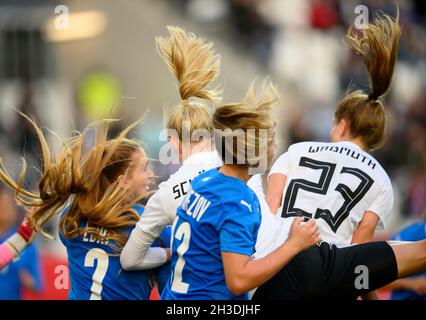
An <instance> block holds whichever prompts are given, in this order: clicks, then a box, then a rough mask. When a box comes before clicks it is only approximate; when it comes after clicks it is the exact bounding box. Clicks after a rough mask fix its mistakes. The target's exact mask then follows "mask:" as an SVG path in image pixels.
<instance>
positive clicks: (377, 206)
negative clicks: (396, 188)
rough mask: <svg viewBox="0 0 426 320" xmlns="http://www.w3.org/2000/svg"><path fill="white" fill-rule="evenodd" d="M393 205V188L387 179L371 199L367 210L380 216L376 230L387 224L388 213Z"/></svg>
mask: <svg viewBox="0 0 426 320" xmlns="http://www.w3.org/2000/svg"><path fill="white" fill-rule="evenodd" d="M392 206H393V190H392V184H391V183H390V182H388V181H386V182H385V183H384V185H383V186H382V188H381V189H380V191H379V194H378V195H377V198H376V199H375V200H374V201H373V203H372V204H371V206H370V207H369V208H368V209H367V211H372V212H374V213H375V214H377V216H378V217H379V218H380V221H379V223H378V225H377V229H378V230H382V229H384V228H385V227H386V225H387V220H388V216H389V213H390V211H391V209H392Z"/></svg>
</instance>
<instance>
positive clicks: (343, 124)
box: [337, 118, 350, 138]
mask: <svg viewBox="0 0 426 320" xmlns="http://www.w3.org/2000/svg"><path fill="white" fill-rule="evenodd" d="M337 126H338V129H339V135H340V138H343V137H346V136H347V135H350V127H349V121H348V120H347V119H345V118H343V119H340V121H339V124H338V125H337Z"/></svg>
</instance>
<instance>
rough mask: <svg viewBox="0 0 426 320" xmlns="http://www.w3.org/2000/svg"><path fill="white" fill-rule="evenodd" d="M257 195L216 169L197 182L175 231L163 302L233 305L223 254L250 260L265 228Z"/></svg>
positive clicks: (189, 194) (184, 206) (241, 182)
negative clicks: (165, 300) (230, 301)
mask: <svg viewBox="0 0 426 320" xmlns="http://www.w3.org/2000/svg"><path fill="white" fill-rule="evenodd" d="M260 220H261V215H260V207H259V202H258V200H257V197H256V195H255V194H254V192H253V191H252V190H251V189H249V188H248V187H247V185H246V184H245V183H244V182H243V181H242V180H240V179H237V178H233V177H229V176H226V175H224V174H222V173H221V172H219V171H218V170H217V169H213V170H210V171H207V172H205V173H203V174H201V175H200V176H198V177H197V178H196V179H194V180H193V181H192V186H191V190H190V191H189V192H188V194H187V195H186V196H185V199H184V200H183V203H182V205H181V206H180V207H179V208H178V211H177V218H176V219H175V221H174V224H173V231H172V243H171V250H172V259H171V272H172V274H171V277H170V279H169V281H168V283H167V285H166V288H165V289H164V291H163V293H162V295H161V298H162V299H172V300H175V299H192V300H210V299H214V300H230V299H247V295H242V296H235V295H234V294H233V293H232V292H231V291H230V290H229V289H228V287H227V286H226V281H225V274H224V269H223V262H222V256H221V252H232V253H238V254H243V255H247V256H251V255H252V254H253V253H254V245H255V242H256V238H257V231H258V229H259V226H260Z"/></svg>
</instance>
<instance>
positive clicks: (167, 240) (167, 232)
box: [160, 226, 172, 248]
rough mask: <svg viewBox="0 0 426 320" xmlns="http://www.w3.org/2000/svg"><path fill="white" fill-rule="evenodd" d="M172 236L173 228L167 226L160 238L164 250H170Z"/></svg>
mask: <svg viewBox="0 0 426 320" xmlns="http://www.w3.org/2000/svg"><path fill="white" fill-rule="evenodd" d="M171 236H172V226H167V227H165V228H164V229H163V231H161V233H160V238H161V240H163V244H164V248H170V238H171Z"/></svg>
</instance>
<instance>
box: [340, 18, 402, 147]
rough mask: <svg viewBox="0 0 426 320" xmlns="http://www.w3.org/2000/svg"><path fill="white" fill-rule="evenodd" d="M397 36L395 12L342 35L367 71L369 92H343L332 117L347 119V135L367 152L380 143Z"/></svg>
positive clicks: (382, 138)
mask: <svg viewBox="0 0 426 320" xmlns="http://www.w3.org/2000/svg"><path fill="white" fill-rule="evenodd" d="M400 34H401V29H400V26H399V10H398V13H397V17H396V19H395V20H394V19H392V18H391V17H389V16H387V15H383V16H381V17H377V18H376V19H375V21H374V22H372V23H370V24H369V25H368V26H367V27H366V28H365V29H362V30H360V31H359V32H357V31H355V30H354V28H353V27H351V28H350V29H349V30H348V33H347V35H346V39H347V42H348V44H349V46H350V47H351V49H352V50H354V51H355V53H357V54H359V55H360V56H361V57H362V59H363V61H364V65H365V67H366V68H367V71H368V75H369V78H370V93H369V94H367V93H364V92H363V91H361V90H356V91H352V92H349V93H347V94H346V95H345V96H344V97H343V99H342V100H341V101H340V103H339V105H338V107H337V109H336V112H335V118H336V120H337V121H340V120H341V119H347V120H348V121H349V126H350V133H351V135H352V136H353V137H354V138H357V137H360V138H361V140H362V141H363V143H364V144H365V146H366V148H367V149H368V150H374V149H376V148H378V147H380V146H381V145H382V144H383V142H384V132H385V124H386V114H385V111H384V108H383V99H384V97H385V95H386V93H387V92H388V90H389V87H390V84H391V82H392V76H393V72H394V70H395V64H396V60H397V55H398V41H399V37H400Z"/></svg>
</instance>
